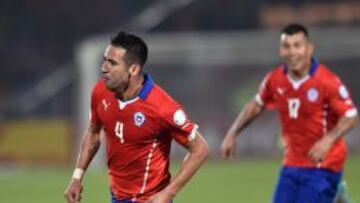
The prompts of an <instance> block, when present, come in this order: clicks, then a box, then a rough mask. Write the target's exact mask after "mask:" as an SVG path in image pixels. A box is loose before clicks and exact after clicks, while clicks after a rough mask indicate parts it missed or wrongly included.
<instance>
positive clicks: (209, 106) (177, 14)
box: [0, 0, 360, 203]
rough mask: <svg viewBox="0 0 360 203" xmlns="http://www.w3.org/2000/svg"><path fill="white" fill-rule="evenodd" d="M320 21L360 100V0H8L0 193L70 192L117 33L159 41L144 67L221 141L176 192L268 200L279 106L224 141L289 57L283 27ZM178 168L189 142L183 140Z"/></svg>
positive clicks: (98, 187) (354, 156) (21, 196)
mask: <svg viewBox="0 0 360 203" xmlns="http://www.w3.org/2000/svg"><path fill="white" fill-rule="evenodd" d="M294 21H297V22H301V23H304V24H306V25H308V26H309V28H310V32H311V35H312V38H313V39H314V41H315V44H316V47H317V50H316V54H315V55H316V57H318V58H319V59H320V60H321V61H323V62H324V63H326V64H328V65H329V66H330V67H331V68H332V70H333V71H334V72H336V73H337V74H339V75H340V76H341V77H342V79H343V81H344V82H345V84H346V85H347V86H348V87H349V88H350V90H351V92H352V96H353V98H354V100H355V103H357V104H358V105H359V101H360V92H359V87H360V80H359V79H358V78H359V75H360V68H359V67H358V66H359V64H360V38H359V36H360V2H359V1H356V0H353V1H351V0H342V1H336V0H316V1H315V0H312V1H310V0H304V1H295V0H290V1H284V0H243V1H237V0H222V1H217V0H207V1H205V0H158V1H149V0H147V1H144V0H137V1H130V0H122V1H116V0H109V1H94V0H88V1H86V2H84V1H78V2H74V1H69V0H63V1H53V0H48V1H35V0H19V1H9V0H4V1H1V2H0V71H1V74H0V202H9V203H18V202H24V201H26V202H29V201H30V202H37V203H45V202H46V203H48V202H64V199H63V197H62V194H63V191H64V190H65V188H66V186H67V184H68V181H69V179H70V176H71V173H72V169H73V167H74V162H75V158H76V154H77V152H78V147H79V139H80V138H81V136H82V131H83V130H84V128H85V126H86V124H87V117H88V109H89V107H88V106H89V104H88V102H89V99H88V98H89V95H90V91H91V87H92V85H93V84H94V82H95V81H96V80H97V78H98V77H99V76H100V75H99V70H100V69H99V66H100V59H101V57H102V53H103V51H104V47H105V46H106V44H107V43H108V38H109V36H110V34H111V33H113V32H114V31H116V30H127V31H130V32H134V33H136V34H138V35H140V36H143V37H144V38H145V40H146V41H147V42H148V44H149V48H150V55H149V62H148V63H147V65H146V67H145V70H146V71H147V72H149V73H151V74H152V75H153V77H154V78H155V80H156V82H157V83H158V84H160V85H162V86H163V87H164V88H165V89H166V90H167V91H168V92H169V93H170V94H171V95H172V96H173V97H174V98H176V99H177V100H179V101H181V103H182V104H183V105H184V107H185V108H186V109H187V111H188V112H189V114H190V115H191V117H192V120H194V121H196V122H197V123H198V124H199V125H200V130H201V132H202V133H203V134H204V135H205V137H206V138H207V140H208V141H209V143H210V145H211V157H210V162H209V163H208V164H207V165H206V166H205V168H203V169H202V171H201V173H199V175H198V176H197V177H196V178H195V179H194V180H193V181H192V184H190V185H189V187H187V188H186V189H185V190H184V191H183V192H182V193H181V194H179V197H178V198H177V199H176V202H208V203H211V202H224V201H226V202H269V200H270V198H271V193H272V190H273V187H274V183H275V181H276V175H277V170H278V167H279V164H280V157H281V150H280V147H279V141H278V138H277V137H278V135H279V125H278V122H277V121H276V120H277V119H274V117H276V116H277V115H276V114H275V113H273V112H268V113H266V114H265V115H264V116H262V117H261V118H260V119H259V120H258V121H256V123H255V124H254V125H252V126H251V127H250V128H249V129H248V130H246V131H245V132H244V134H243V136H242V137H241V139H239V142H238V159H237V160H236V161H234V162H231V163H225V162H222V161H221V160H220V159H219V145H220V142H221V139H222V137H223V135H224V133H225V131H226V130H227V128H228V127H229V126H230V124H231V122H232V121H233V119H234V118H235V116H236V115H237V113H238V112H239V111H240V109H241V108H242V106H243V105H244V103H245V102H246V101H247V100H249V99H250V98H251V97H253V95H254V93H255V92H256V89H257V86H258V84H259V82H260V81H261V79H262V77H263V76H264V75H265V73H266V72H267V71H268V70H269V69H270V68H272V67H274V66H275V65H276V64H277V63H278V62H279V59H278V56H277V46H278V32H279V29H280V28H281V27H282V26H284V25H285V24H287V23H290V22H294ZM359 133H360V128H359V127H357V128H356V129H354V130H353V131H352V132H351V133H350V134H349V135H348V136H347V139H348V143H349V145H350V159H349V161H348V163H347V165H346V168H345V174H346V176H345V177H346V179H347V182H348V185H349V189H350V193H351V195H352V196H353V197H354V199H355V200H358V201H360V177H359V172H358V171H360V157H359V154H360V136H359ZM173 152H174V153H173V158H174V161H173V162H174V170H176V167H177V165H178V164H177V163H178V162H179V159H180V158H181V157H182V156H183V154H184V151H183V150H181V149H180V148H178V147H174V150H173ZM85 181H86V182H87V183H86V185H85V194H84V200H83V202H85V203H91V202H94V203H95V202H108V199H109V195H108V193H109V191H108V187H107V178H106V168H105V164H104V155H103V153H100V154H98V156H97V157H96V160H95V162H94V163H93V164H92V167H91V169H90V171H89V174H88V175H87V176H86V180H85Z"/></svg>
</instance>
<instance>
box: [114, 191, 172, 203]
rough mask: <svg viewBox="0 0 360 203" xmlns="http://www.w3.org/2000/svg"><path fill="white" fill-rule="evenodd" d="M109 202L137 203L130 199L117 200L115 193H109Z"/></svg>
mask: <svg viewBox="0 0 360 203" xmlns="http://www.w3.org/2000/svg"><path fill="white" fill-rule="evenodd" d="M111 203H137V202H133V201H132V200H131V199H124V200H117V199H116V198H115V195H114V194H113V193H111ZM170 203H173V201H171V202H170Z"/></svg>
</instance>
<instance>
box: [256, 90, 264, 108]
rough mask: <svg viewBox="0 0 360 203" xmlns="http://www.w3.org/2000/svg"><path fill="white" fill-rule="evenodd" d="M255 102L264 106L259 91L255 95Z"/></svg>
mask: <svg viewBox="0 0 360 203" xmlns="http://www.w3.org/2000/svg"><path fill="white" fill-rule="evenodd" d="M255 102H256V103H257V104H258V105H260V106H264V102H263V100H262V99H261V96H260V94H259V93H258V94H256V95H255Z"/></svg>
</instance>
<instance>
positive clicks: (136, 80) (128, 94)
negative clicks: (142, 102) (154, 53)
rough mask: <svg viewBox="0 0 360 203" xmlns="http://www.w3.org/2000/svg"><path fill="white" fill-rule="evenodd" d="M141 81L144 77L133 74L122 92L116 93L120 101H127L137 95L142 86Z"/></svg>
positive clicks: (142, 81)
mask: <svg viewBox="0 0 360 203" xmlns="http://www.w3.org/2000/svg"><path fill="white" fill-rule="evenodd" d="M143 83H144V77H143V76H142V75H139V76H135V77H133V78H131V79H130V82H129V86H128V87H127V88H126V90H125V91H124V92H122V93H117V94H116V96H117V97H118V98H119V99H120V100H121V101H128V100H131V99H134V98H136V97H137V96H138V95H139V93H140V91H141V89H142V87H143Z"/></svg>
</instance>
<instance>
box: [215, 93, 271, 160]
mask: <svg viewBox="0 0 360 203" xmlns="http://www.w3.org/2000/svg"><path fill="white" fill-rule="evenodd" d="M263 110H264V107H263V105H261V104H259V102H257V101H256V100H255V99H253V100H251V101H249V102H248V103H247V104H246V105H245V107H244V108H243V110H242V111H241V112H240V113H239V115H238V116H237V118H236V120H235V121H234V123H233V124H232V126H231V127H230V129H229V130H228V132H227V133H226V135H225V138H224V140H223V142H222V144H221V156H222V158H224V159H229V158H233V155H234V152H235V148H236V137H237V136H238V135H239V134H240V132H241V131H242V130H243V129H245V128H246V127H247V126H248V125H249V124H250V123H251V122H252V121H253V120H254V119H255V118H257V117H258V116H259V115H260V114H261V113H262V112H263Z"/></svg>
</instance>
